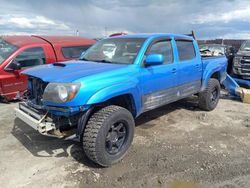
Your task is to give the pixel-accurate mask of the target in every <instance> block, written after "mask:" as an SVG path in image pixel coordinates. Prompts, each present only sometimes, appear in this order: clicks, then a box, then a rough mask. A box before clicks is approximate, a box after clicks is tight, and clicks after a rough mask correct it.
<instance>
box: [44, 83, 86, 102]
mask: <svg viewBox="0 0 250 188" xmlns="http://www.w3.org/2000/svg"><path fill="white" fill-rule="evenodd" d="M80 86H81V84H80V83H49V84H48V85H47V87H46V88H45V90H44V94H43V101H49V102H55V103H64V102H68V101H71V100H72V99H73V98H75V96H76V94H77V92H78V91H79V89H80Z"/></svg>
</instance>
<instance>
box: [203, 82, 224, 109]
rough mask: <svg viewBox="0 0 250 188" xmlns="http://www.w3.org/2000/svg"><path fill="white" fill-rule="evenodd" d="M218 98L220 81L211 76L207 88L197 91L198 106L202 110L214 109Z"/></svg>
mask: <svg viewBox="0 0 250 188" xmlns="http://www.w3.org/2000/svg"><path fill="white" fill-rule="evenodd" d="M219 99H220V83H219V81H218V80H217V79H214V78H211V79H210V80H209V81H208V86H207V88H206V89H205V90H204V91H203V92H201V93H199V107H200V108H201V109H202V110H206V111H211V110H213V109H215V107H216V106H217V104H218V102H219Z"/></svg>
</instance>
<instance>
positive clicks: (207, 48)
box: [200, 45, 225, 56]
mask: <svg viewBox="0 0 250 188" xmlns="http://www.w3.org/2000/svg"><path fill="white" fill-rule="evenodd" d="M200 52H201V53H202V55H211V56H221V55H225V47H224V46H220V45H201V46H200Z"/></svg>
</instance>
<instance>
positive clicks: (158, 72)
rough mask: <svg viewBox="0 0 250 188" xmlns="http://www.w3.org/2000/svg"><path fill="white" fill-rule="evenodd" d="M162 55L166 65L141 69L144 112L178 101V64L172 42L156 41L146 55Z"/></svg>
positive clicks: (168, 40)
mask: <svg viewBox="0 0 250 188" xmlns="http://www.w3.org/2000/svg"><path fill="white" fill-rule="evenodd" d="M149 54H162V55H163V56H164V58H165V61H164V64H162V65H155V66H150V67H145V66H144V67H142V68H141V76H140V85H141V86H142V92H143V97H142V106H143V110H142V111H143V112H144V111H148V110H151V109H154V108H156V107H158V106H162V105H164V104H167V103H169V102H172V101H174V100H176V97H177V95H176V94H177V90H176V86H177V64H176V63H175V60H174V55H173V54H174V53H173V48H172V41H171V40H170V39H161V40H156V41H153V42H152V43H151V45H150V46H149V47H148V49H147V52H146V54H145V58H146V56H147V55H149Z"/></svg>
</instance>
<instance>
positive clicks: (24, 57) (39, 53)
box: [14, 47, 46, 68]
mask: <svg viewBox="0 0 250 188" xmlns="http://www.w3.org/2000/svg"><path fill="white" fill-rule="evenodd" d="M14 61H17V62H18V63H20V65H21V67H22V68H25V67H32V66H36V65H42V64H45V63H46V59H45V54H44V50H43V48H41V47H35V48H28V49H26V50H24V51H22V52H21V53H20V54H19V55H18V56H16V58H15V59H14Z"/></svg>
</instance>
